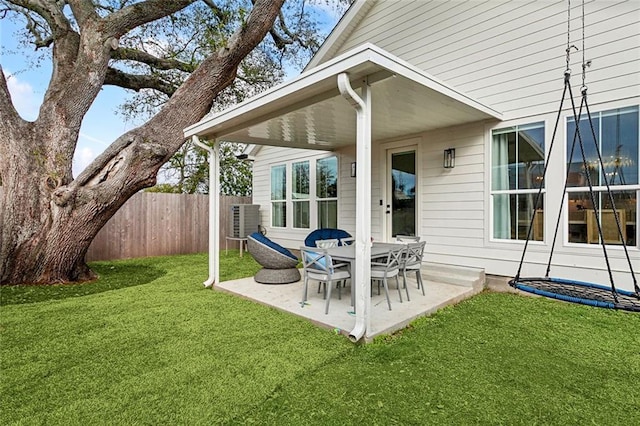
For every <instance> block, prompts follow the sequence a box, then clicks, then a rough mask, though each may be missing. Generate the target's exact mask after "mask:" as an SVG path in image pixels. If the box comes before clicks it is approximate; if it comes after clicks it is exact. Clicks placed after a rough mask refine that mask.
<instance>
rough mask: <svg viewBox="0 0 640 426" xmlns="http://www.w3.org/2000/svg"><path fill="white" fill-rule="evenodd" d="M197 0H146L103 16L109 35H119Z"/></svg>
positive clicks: (118, 36)
mask: <svg viewBox="0 0 640 426" xmlns="http://www.w3.org/2000/svg"><path fill="white" fill-rule="evenodd" d="M196 1H198V0H173V1H165V0H146V1H142V2H140V3H134V4H131V5H129V6H126V7H124V8H122V9H120V10H118V11H117V12H114V13H112V14H111V15H109V16H107V17H106V18H104V21H105V23H106V28H108V29H109V30H108V31H109V33H110V35H113V36H114V37H117V38H120V36H121V35H123V34H125V33H127V32H129V31H130V30H132V29H134V28H136V27H139V26H140V25H143V24H146V23H148V22H152V21H155V20H157V19H160V18H164V17H165V16H169V15H171V14H173V13H176V12H178V11H180V10H182V9H184V8H185V7H187V6H189V5H190V4H192V3H194V2H196Z"/></svg>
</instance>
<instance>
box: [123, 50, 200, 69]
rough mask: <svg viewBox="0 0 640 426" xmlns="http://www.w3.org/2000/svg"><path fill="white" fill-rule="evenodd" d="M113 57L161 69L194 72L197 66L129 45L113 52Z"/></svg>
mask: <svg viewBox="0 0 640 426" xmlns="http://www.w3.org/2000/svg"><path fill="white" fill-rule="evenodd" d="M111 58H112V59H120V60H129V61H136V62H142V63H143V64H147V65H149V66H151V67H153V68H156V69H160V70H180V71H184V72H193V70H194V69H195V68H196V67H195V65H193V64H188V63H186V62H181V61H178V60H177V59H165V58H158V57H157V56H153V55H151V54H149V53H147V52H144V51H142V50H137V49H132V48H129V47H120V48H118V49H116V50H114V51H113V52H112V53H111Z"/></svg>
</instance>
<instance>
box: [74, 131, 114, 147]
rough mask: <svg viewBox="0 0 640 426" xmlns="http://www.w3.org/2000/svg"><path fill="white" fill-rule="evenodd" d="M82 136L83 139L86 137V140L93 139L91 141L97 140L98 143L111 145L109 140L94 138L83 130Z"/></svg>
mask: <svg viewBox="0 0 640 426" xmlns="http://www.w3.org/2000/svg"><path fill="white" fill-rule="evenodd" d="M80 138H81V139H86V140H88V141H91V142H97V143H99V144H101V145H103V146H107V145H109V142H105V141H103V140H102V139H98V138H94V137H93V136H91V135H88V134H86V133H83V132H80Z"/></svg>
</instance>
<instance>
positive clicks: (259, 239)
mask: <svg viewBox="0 0 640 426" xmlns="http://www.w3.org/2000/svg"><path fill="white" fill-rule="evenodd" d="M249 238H253V239H254V240H256V241H257V242H259V243H261V244H264V245H265V246H267V247H270V248H272V249H274V250H275V251H277V252H278V253H282V254H284V255H285V256H288V257H290V258H291V259H293V260H298V258H297V256H296V255H295V254H293V253H291V252H290V251H289V250H287V249H286V248H284V247H282V246H281V245H280V244H278V243H276V242H274V241H271V240H270V239H268V238H267V237H265V236H264V235H262V234H261V233H259V232H254V233H253V234H251V235H249Z"/></svg>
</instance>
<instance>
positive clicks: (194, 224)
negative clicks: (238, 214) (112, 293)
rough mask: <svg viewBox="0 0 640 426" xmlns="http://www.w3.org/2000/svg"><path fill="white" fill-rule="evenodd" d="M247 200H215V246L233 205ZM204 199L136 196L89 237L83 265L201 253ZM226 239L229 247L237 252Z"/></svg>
mask: <svg viewBox="0 0 640 426" xmlns="http://www.w3.org/2000/svg"><path fill="white" fill-rule="evenodd" d="M249 203H251V197H231V196H221V197H220V246H221V247H224V245H225V237H226V236H227V232H228V228H229V226H228V221H229V212H230V210H231V205H233V204H249ZM208 228H209V196H208V195H201V194H163V193H153V192H140V193H138V194H136V195H134V196H133V197H131V199H129V200H128V201H127V202H126V203H125V204H124V205H123V206H122V208H120V210H119V211H118V212H117V213H116V214H115V215H114V216H113V217H112V218H111V220H109V222H107V224H106V225H105V226H104V227H103V228H102V229H101V230H100V232H98V235H96V238H94V240H93V242H92V243H91V246H90V247H89V250H88V251H87V256H86V259H87V261H93V260H113V259H127V258H134V257H146V256H162V255H170V254H187V253H201V252H206V251H207V250H208V246H209V232H208ZM238 244H239V243H238V242H237V241H229V248H230V249H231V248H236V249H237V248H239V245H238Z"/></svg>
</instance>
